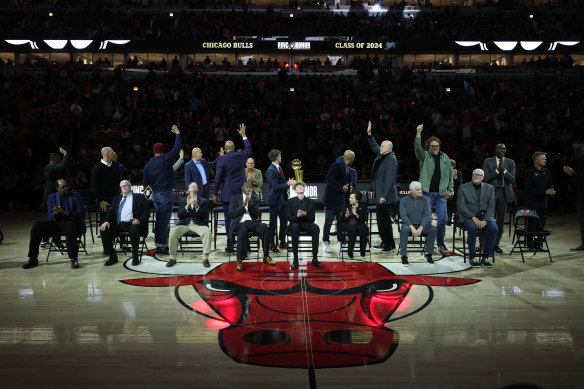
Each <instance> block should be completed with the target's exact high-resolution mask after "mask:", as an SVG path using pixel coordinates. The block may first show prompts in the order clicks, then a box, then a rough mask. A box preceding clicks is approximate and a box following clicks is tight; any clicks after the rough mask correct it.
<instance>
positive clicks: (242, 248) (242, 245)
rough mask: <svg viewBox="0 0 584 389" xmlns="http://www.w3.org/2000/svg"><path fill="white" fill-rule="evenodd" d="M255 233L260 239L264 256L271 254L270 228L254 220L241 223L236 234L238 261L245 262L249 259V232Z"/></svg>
mask: <svg viewBox="0 0 584 389" xmlns="http://www.w3.org/2000/svg"><path fill="white" fill-rule="evenodd" d="M250 231H251V232H253V233H254V234H255V235H257V236H259V237H260V240H261V241H262V249H263V250H264V255H268V254H269V252H270V238H269V229H268V226H267V225H265V224H264V223H260V222H256V221H254V220H246V221H244V222H243V223H239V226H237V229H236V230H235V233H236V234H237V261H238V262H239V261H243V260H244V259H245V258H246V257H247V246H248V244H249V232H250Z"/></svg>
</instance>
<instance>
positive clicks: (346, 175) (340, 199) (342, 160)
mask: <svg viewBox="0 0 584 389" xmlns="http://www.w3.org/2000/svg"><path fill="white" fill-rule="evenodd" d="M354 160H355V153H354V152H353V151H352V150H346V151H345V152H344V153H343V155H342V156H340V157H337V159H336V160H335V162H334V163H333V164H332V165H331V167H330V169H329V171H328V173H327V175H326V177H325V179H324V180H325V182H326V187H325V189H324V195H323V203H324V212H325V218H324V227H323V233H322V245H323V251H324V252H325V253H332V249H331V248H330V237H329V235H330V232H331V226H332V225H333V220H334V219H335V218H336V219H337V245H338V247H339V248H340V244H341V239H342V235H341V228H340V223H341V218H342V214H343V211H344V210H345V194H346V193H347V192H348V191H349V187H350V186H351V173H350V171H349V169H350V167H349V165H350V164H352V163H353V161H354Z"/></svg>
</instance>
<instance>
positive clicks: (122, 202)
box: [117, 196, 126, 224]
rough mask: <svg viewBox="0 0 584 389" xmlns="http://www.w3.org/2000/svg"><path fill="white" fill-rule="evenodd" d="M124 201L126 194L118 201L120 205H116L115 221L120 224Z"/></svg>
mask: <svg viewBox="0 0 584 389" xmlns="http://www.w3.org/2000/svg"><path fill="white" fill-rule="evenodd" d="M125 203H126V196H124V197H122V201H121V202H120V206H119V207H118V220H117V223H118V224H120V222H121V221H122V209H123V208H124V204H125Z"/></svg>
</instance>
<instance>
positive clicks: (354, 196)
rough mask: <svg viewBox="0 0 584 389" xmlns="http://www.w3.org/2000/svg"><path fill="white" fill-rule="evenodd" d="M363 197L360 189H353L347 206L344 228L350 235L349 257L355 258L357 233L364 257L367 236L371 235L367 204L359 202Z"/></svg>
mask: <svg viewBox="0 0 584 389" xmlns="http://www.w3.org/2000/svg"><path fill="white" fill-rule="evenodd" d="M361 197H362V194H361V192H359V191H358V190H353V191H351V194H350V195H349V205H348V206H347V207H345V215H344V220H343V223H342V229H343V230H344V231H346V232H347V236H348V237H349V247H348V248H347V254H348V255H349V258H353V249H354V248H355V240H356V239H357V235H359V240H360V242H359V248H360V250H359V252H360V254H361V256H362V257H364V256H365V249H366V248H367V237H368V235H369V228H367V219H368V214H367V205H365V204H360V203H359V202H360V201H361Z"/></svg>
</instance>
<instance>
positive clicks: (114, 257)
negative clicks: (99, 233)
mask: <svg viewBox="0 0 584 389" xmlns="http://www.w3.org/2000/svg"><path fill="white" fill-rule="evenodd" d="M114 263H118V256H117V255H116V254H111V255H110V256H109V259H108V260H107V261H106V263H104V266H111V265H113V264H114Z"/></svg>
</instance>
